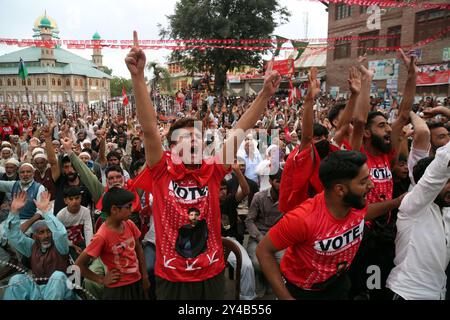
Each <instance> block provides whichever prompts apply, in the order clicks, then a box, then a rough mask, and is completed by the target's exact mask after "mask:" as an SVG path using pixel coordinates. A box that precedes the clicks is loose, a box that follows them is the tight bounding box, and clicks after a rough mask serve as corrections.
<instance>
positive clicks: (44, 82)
mask: <svg viewBox="0 0 450 320" xmlns="http://www.w3.org/2000/svg"><path fill="white" fill-rule="evenodd" d="M42 85H43V86H46V85H47V80H45V78H42Z"/></svg>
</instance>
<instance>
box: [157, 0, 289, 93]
mask: <svg viewBox="0 0 450 320" xmlns="http://www.w3.org/2000/svg"><path fill="white" fill-rule="evenodd" d="M289 16H290V13H289V12H288V11H287V8H286V7H282V6H280V4H279V1H278V0H180V1H179V2H177V4H176V6H175V13H174V14H173V15H170V16H168V19H169V26H168V28H166V29H164V28H160V35H161V36H162V37H163V38H169V37H170V38H172V39H180V40H186V39H196V40H201V39H236V40H239V39H268V38H270V35H271V34H272V32H273V31H274V29H275V28H276V27H277V26H278V25H280V24H283V23H285V22H287V21H288V18H289ZM180 43H181V41H180ZM182 44H183V45H199V43H194V42H183V43H182ZM204 45H207V44H204ZM221 45H226V46H235V45H241V44H240V43H231V44H221ZM262 45H263V44H261V43H257V44H245V46H262ZM264 46H267V47H268V50H269V49H271V48H272V45H271V44H270V43H268V44H264ZM261 53H262V52H261V51H256V50H255V51H250V50H248V51H247V50H230V49H221V48H206V49H205V50H202V49H189V50H185V51H173V53H172V55H171V60H172V61H177V62H180V63H181V64H182V66H183V67H184V68H185V69H186V70H187V71H188V72H204V73H208V74H210V75H213V76H214V91H215V93H216V94H217V95H222V93H223V89H224V87H225V84H226V74H227V71H228V70H230V69H232V68H234V67H239V66H243V65H248V66H252V67H259V66H261V60H262V55H261Z"/></svg>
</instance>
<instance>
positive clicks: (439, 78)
mask: <svg viewBox="0 0 450 320" xmlns="http://www.w3.org/2000/svg"><path fill="white" fill-rule="evenodd" d="M418 67H419V73H418V74H417V85H418V86H432V85H438V84H447V83H450V70H449V64H444V63H443V64H431V65H421V66H418Z"/></svg>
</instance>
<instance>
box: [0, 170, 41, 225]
mask: <svg viewBox="0 0 450 320" xmlns="http://www.w3.org/2000/svg"><path fill="white" fill-rule="evenodd" d="M34 171H35V169H34V167H33V165H32V164H30V163H27V162H25V163H22V165H21V166H20V167H19V180H18V181H0V192H5V193H10V194H16V193H18V192H22V191H24V192H26V193H27V201H26V204H25V206H23V207H22V208H21V209H20V212H19V217H20V219H22V220H27V219H29V218H31V217H33V216H34V214H35V213H36V204H35V203H34V200H36V199H38V198H39V197H40V195H41V193H42V192H44V191H45V187H44V186H43V185H41V184H40V183H38V182H36V181H34V179H33V177H34Z"/></svg>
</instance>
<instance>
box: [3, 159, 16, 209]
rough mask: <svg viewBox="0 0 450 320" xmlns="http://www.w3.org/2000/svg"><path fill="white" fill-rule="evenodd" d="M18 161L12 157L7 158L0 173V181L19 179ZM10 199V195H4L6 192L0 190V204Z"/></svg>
mask: <svg viewBox="0 0 450 320" xmlns="http://www.w3.org/2000/svg"><path fill="white" fill-rule="evenodd" d="M18 169H19V161H17V160H16V159H14V158H10V159H8V161H6V162H5V172H4V173H2V174H0V181H17V180H19V174H18V172H17V170H18ZM6 200H11V198H10V197H8V198H7V197H6V193H4V192H0V206H1V205H2V204H3V203H4V202H5V201H6Z"/></svg>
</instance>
